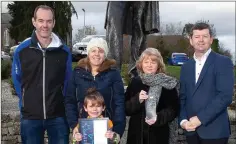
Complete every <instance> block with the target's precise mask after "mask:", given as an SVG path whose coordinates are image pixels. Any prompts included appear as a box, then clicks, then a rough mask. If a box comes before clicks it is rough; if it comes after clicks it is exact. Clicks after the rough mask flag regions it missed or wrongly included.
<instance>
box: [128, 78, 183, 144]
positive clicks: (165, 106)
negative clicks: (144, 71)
mask: <svg viewBox="0 0 236 144" xmlns="http://www.w3.org/2000/svg"><path fill="white" fill-rule="evenodd" d="M141 90H144V91H146V92H148V90H149V86H147V85H145V84H143V83H142V81H141V79H140V77H135V78H133V79H132V81H131V83H130V84H129V85H128V87H127V90H126V93H125V111H126V115H127V116H130V120H129V129H128V137H127V144H168V139H169V125H168V123H169V122H171V121H172V120H174V119H175V118H176V117H177V116H178V114H179V108H180V106H179V98H178V93H177V90H176V89H171V90H167V89H165V88H162V93H161V96H160V99H159V103H158V105H157V108H156V112H157V121H156V122H155V123H154V124H153V125H151V126H149V125H148V124H147V123H146V122H145V116H146V114H145V101H144V102H142V103H141V104H140V102H139V93H140V91H141Z"/></svg>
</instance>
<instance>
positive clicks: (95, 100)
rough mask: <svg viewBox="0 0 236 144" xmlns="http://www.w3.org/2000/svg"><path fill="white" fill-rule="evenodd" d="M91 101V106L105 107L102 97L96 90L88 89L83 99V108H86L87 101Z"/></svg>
mask: <svg viewBox="0 0 236 144" xmlns="http://www.w3.org/2000/svg"><path fill="white" fill-rule="evenodd" d="M89 100H90V101H92V106H96V105H98V106H103V107H104V106H105V102H104V98H103V96H102V95H101V94H100V93H99V92H98V91H97V90H96V88H89V89H88V90H87V93H86V96H85V98H84V107H87V104H88V101H89Z"/></svg>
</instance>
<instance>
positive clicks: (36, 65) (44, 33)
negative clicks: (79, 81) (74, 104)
mask: <svg viewBox="0 0 236 144" xmlns="http://www.w3.org/2000/svg"><path fill="white" fill-rule="evenodd" d="M32 23H33V25H34V27H35V29H36V30H34V31H33V33H32V36H31V37H30V38H28V39H26V40H25V41H23V42H22V43H21V44H20V45H19V46H18V47H17V48H16V50H15V52H14V57H13V63H12V79H13V83H14V87H15V89H16V93H17V95H18V97H19V108H20V112H21V126H20V127H21V139H22V143H23V144H42V143H43V141H44V132H45V131H47V135H48V140H49V144H68V143H69V132H70V131H69V126H68V123H67V121H66V118H65V106H64V96H65V93H64V92H65V90H66V86H67V81H68V79H69V77H70V74H71V73H72V62H71V53H70V50H69V48H68V47H67V46H66V45H65V44H64V43H63V42H62V40H61V39H60V38H59V37H58V36H57V35H56V34H55V33H53V32H52V30H53V27H54V25H55V15H54V10H53V9H52V8H51V7H49V6H46V5H40V6H38V7H36V9H35V12H34V17H33V18H32Z"/></svg>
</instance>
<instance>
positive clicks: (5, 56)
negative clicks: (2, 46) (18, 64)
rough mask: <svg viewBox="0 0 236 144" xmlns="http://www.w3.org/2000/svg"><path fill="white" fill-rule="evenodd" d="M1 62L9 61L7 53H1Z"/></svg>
mask: <svg viewBox="0 0 236 144" xmlns="http://www.w3.org/2000/svg"><path fill="white" fill-rule="evenodd" d="M1 60H11V57H10V56H9V54H8V53H6V52H4V51H1Z"/></svg>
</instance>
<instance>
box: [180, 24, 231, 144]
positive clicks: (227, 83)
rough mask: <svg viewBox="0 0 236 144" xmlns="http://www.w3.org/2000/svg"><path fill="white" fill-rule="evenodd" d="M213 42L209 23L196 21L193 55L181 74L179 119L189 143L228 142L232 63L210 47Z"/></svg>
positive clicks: (213, 143) (192, 35)
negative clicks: (228, 110) (228, 109)
mask: <svg viewBox="0 0 236 144" xmlns="http://www.w3.org/2000/svg"><path fill="white" fill-rule="evenodd" d="M212 42H213V37H212V30H211V28H210V26H209V25H208V24H206V23H196V24H195V25H194V26H193V28H192V29H191V34H190V44H191V45H192V47H193V48H194V56H193V59H191V60H189V61H188V62H187V63H186V64H184V65H183V67H182V69H181V75H180V84H181V87H180V101H181V111H180V116H179V122H180V126H181V127H182V128H183V129H185V135H186V138H187V142H188V143H189V144H227V142H228V138H229V136H230V134H231V132H230V122H229V118H228V113H227V107H228V106H229V105H230V104H231V102H232V96H233V86H234V74H233V64H232V61H231V60H230V59H229V58H228V57H226V56H223V55H220V54H217V53H215V52H213V51H212V50H211V48H210V46H211V44H212Z"/></svg>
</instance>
